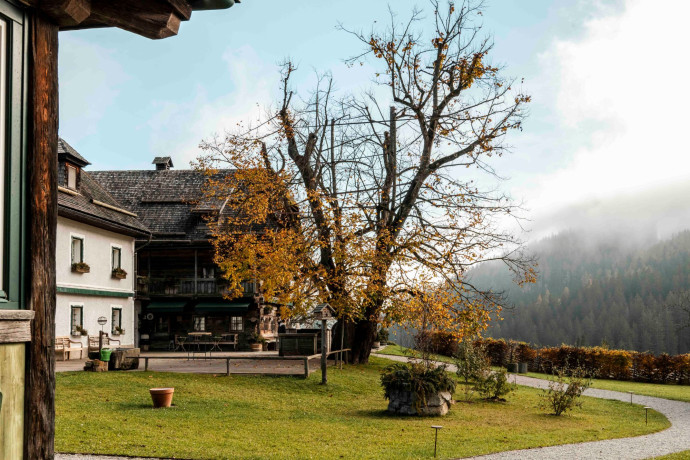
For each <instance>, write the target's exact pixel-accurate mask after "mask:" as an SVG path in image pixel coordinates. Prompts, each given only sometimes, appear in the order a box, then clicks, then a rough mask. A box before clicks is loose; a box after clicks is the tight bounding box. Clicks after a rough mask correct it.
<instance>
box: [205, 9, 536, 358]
mask: <svg viewBox="0 0 690 460" xmlns="http://www.w3.org/2000/svg"><path fill="white" fill-rule="evenodd" d="M431 6H432V8H433V12H432V14H431V16H430V20H428V21H427V20H423V18H422V16H421V13H420V12H418V11H415V12H414V13H413V14H412V16H411V18H410V20H409V21H408V22H406V23H404V24H402V25H400V24H398V22H397V19H396V17H395V15H394V14H391V25H390V28H389V29H387V30H386V31H384V32H382V33H372V34H367V35H365V34H362V33H356V32H350V33H351V34H353V35H354V36H355V37H356V38H358V39H359V40H360V41H361V42H362V43H363V44H364V45H365V47H366V50H365V52H364V53H362V54H360V55H358V56H356V57H354V58H352V59H350V60H348V61H347V62H348V63H350V64H351V65H359V64H360V63H362V64H364V63H365V61H367V62H368V63H369V64H371V65H374V66H377V67H379V68H380V70H379V71H378V72H377V73H376V76H375V83H376V84H375V86H374V88H373V89H372V90H371V91H369V92H368V93H365V94H364V95H363V96H355V95H348V96H345V97H339V98H336V97H335V95H334V91H333V83H332V81H331V79H330V77H328V76H323V77H321V78H319V81H318V85H317V87H316V89H315V90H314V91H313V93H312V94H310V95H309V97H307V98H306V99H300V100H299V101H297V97H296V96H295V93H294V92H293V91H292V90H291V77H292V75H293V73H294V71H295V70H296V69H295V67H294V66H293V65H292V64H291V63H289V62H288V63H286V64H285V66H284V67H283V75H282V85H281V86H282V97H281V100H280V102H279V106H278V107H277V108H276V109H275V111H274V112H272V113H271V116H270V117H269V119H268V120H267V121H266V122H265V123H264V124H262V125H261V126H259V127H255V128H252V129H249V130H245V131H244V132H241V133H239V134H230V135H227V136H226V137H225V138H224V139H222V140H219V139H216V140H214V141H211V142H206V143H204V144H203V147H204V148H205V149H206V155H204V156H203V157H201V158H200V160H199V164H200V167H202V168H207V169H209V170H213V168H215V167H218V166H219V165H222V164H228V163H229V164H230V165H231V166H232V168H234V169H236V171H237V172H236V173H235V174H233V175H231V176H224V177H226V178H225V179H222V180H214V181H211V182H210V186H209V189H208V190H207V194H208V195H209V196H214V197H216V198H218V197H220V198H222V199H223V200H225V202H226V204H227V207H228V209H233V212H231V213H226V215H225V216H223V217H221V219H220V220H219V222H221V223H222V225H214V226H211V227H212V229H213V231H214V233H215V236H216V239H215V241H216V249H217V262H218V263H219V264H220V265H221V267H222V268H223V270H224V272H225V273H226V276H228V278H229V279H231V280H232V281H240V280H241V279H242V278H243V277H244V278H247V277H249V275H250V274H252V273H257V272H258V274H259V277H260V278H261V279H263V280H264V284H263V286H262V288H263V289H264V292H265V294H266V295H267V296H268V297H271V298H276V299H278V300H279V301H280V302H282V303H284V304H288V303H290V304H291V305H292V308H291V309H290V308H285V309H284V310H283V314H290V312H291V311H297V310H298V309H299V307H300V306H303V305H306V304H308V303H309V301H313V300H318V301H327V302H330V303H331V305H333V306H334V307H335V308H336V309H337V310H338V312H339V313H340V316H341V318H342V319H343V320H345V321H347V324H348V330H349V333H348V334H347V336H348V342H349V346H350V348H352V350H353V352H352V354H351V356H352V361H353V362H355V363H361V362H366V361H367V360H368V358H369V353H370V350H371V345H372V343H373V341H374V338H375V335H376V330H377V325H378V324H379V323H381V322H382V321H383V322H389V321H395V322H399V323H403V322H408V323H409V322H411V323H413V324H414V322H415V321H417V320H418V319H419V318H421V317H422V316H423V318H424V322H425V325H428V324H433V326H434V327H435V328H443V329H446V330H451V331H453V332H455V333H456V334H457V336H458V337H460V336H463V335H465V334H474V333H476V332H477V331H479V330H481V329H482V328H484V327H485V326H486V324H487V322H488V321H489V319H490V316H491V315H492V314H493V313H495V312H496V311H497V310H498V309H499V308H500V304H501V298H500V295H497V294H496V293H493V292H491V291H486V290H481V289H478V288H476V287H475V286H473V285H472V284H471V283H470V282H469V281H468V280H467V279H466V276H465V275H466V272H467V270H468V269H469V268H470V267H472V266H474V265H475V264H477V263H480V262H483V261H486V260H495V259H499V260H501V261H503V262H504V263H505V264H506V265H507V266H508V267H509V268H510V269H511V270H512V271H513V272H514V274H515V275H516V280H517V281H518V282H525V281H532V280H533V278H534V272H533V270H532V265H531V261H530V260H528V259H527V258H525V257H524V255H523V254H522V252H521V250H520V248H521V246H520V242H519V241H517V240H516V239H515V238H514V237H513V236H512V235H511V234H508V233H505V232H503V231H501V230H500V228H499V225H498V224H499V220H500V219H501V218H503V217H504V216H512V215H514V211H515V207H514V205H513V204H512V203H511V201H510V200H509V199H508V198H507V197H506V196H505V195H503V194H501V193H499V192H497V191H495V190H485V189H482V188H480V187H479V186H478V185H477V183H476V182H475V179H476V177H477V176H478V174H477V172H482V173H487V174H489V175H490V176H491V177H492V178H498V175H497V174H496V173H495V171H494V170H493V169H492V167H491V166H490V165H489V164H488V162H487V160H488V159H489V158H491V157H496V156H500V155H502V154H503V153H504V151H505V146H504V144H503V140H504V138H505V136H506V134H507V133H508V132H509V131H510V130H512V129H519V128H520V126H521V122H522V118H523V115H524V112H523V106H524V104H525V103H527V102H528V101H529V97H528V96H525V95H524V94H521V93H520V92H519V91H516V90H515V89H514V88H513V87H512V85H513V82H512V81H509V80H506V79H504V78H502V77H501V75H500V71H499V69H498V68H496V67H493V66H491V65H490V64H489V63H488V55H489V52H490V51H491V46H492V45H491V42H490V40H488V39H483V38H481V37H480V27H479V26H478V25H476V24H475V23H474V22H473V21H474V20H475V18H476V16H477V15H478V14H481V9H480V6H481V5H476V4H473V3H471V2H467V3H463V5H462V6H460V7H457V8H456V7H455V5H454V4H453V3H449V4H447V5H445V6H443V8H442V7H441V5H439V4H438V3H437V2H435V1H432V2H431ZM421 28H425V29H426V30H427V31H428V30H433V32H432V33H431V34H428V33H426V34H425V33H422V32H415V30H417V29H421ZM269 223H270V224H269ZM228 224H230V225H228ZM253 226H254V227H253ZM248 228H261V229H262V230H261V231H260V232H247V231H246V230H247V229H248Z"/></svg>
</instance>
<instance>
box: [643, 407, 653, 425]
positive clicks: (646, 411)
mask: <svg viewBox="0 0 690 460" xmlns="http://www.w3.org/2000/svg"><path fill="white" fill-rule="evenodd" d="M649 409H651V407H649V406H644V424H645V425H647V424H649V415H648V412H649Z"/></svg>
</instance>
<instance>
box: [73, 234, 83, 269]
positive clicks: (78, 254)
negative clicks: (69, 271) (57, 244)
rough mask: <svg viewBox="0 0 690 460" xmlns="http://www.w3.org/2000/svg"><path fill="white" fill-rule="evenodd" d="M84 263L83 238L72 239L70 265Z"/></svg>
mask: <svg viewBox="0 0 690 460" xmlns="http://www.w3.org/2000/svg"><path fill="white" fill-rule="evenodd" d="M79 262H84V238H79V237H77V236H73V237H72V263H73V264H76V263H79Z"/></svg>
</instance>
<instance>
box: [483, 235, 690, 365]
mask: <svg viewBox="0 0 690 460" xmlns="http://www.w3.org/2000/svg"><path fill="white" fill-rule="evenodd" d="M531 249H532V251H533V252H534V253H535V254H536V255H537V257H538V259H539V266H538V271H539V278H538V281H537V283H536V284H532V285H529V286H526V287H524V288H518V287H516V286H515V285H514V284H513V283H512V282H511V278H510V274H509V273H508V272H507V271H506V270H505V269H503V268H502V267H500V266H498V265H491V264H486V265H484V266H482V267H479V268H478V269H477V270H475V271H474V272H473V273H472V280H473V281H474V282H475V283H477V284H479V285H482V286H483V287H491V288H493V289H496V290H503V291H505V293H506V296H507V300H508V303H511V304H512V305H514V308H513V309H509V310H505V311H504V312H503V318H504V320H503V321H495V322H493V323H492V325H491V327H490V328H489V330H488V331H487V335H488V336H491V337H495V338H506V339H514V340H519V341H525V342H529V343H533V344H538V345H542V346H557V345H560V344H563V343H567V344H572V345H575V346H602V345H603V346H604V347H609V348H617V349H625V350H637V351H642V352H644V351H649V352H652V353H655V354H659V353H669V354H682V353H687V352H688V351H690V327H689V326H690V324H688V323H689V322H690V318H689V315H688V313H687V312H686V311H683V310H682V309H678V308H670V307H669V305H670V304H671V303H673V302H672V301H673V293H674V292H678V291H683V290H690V231H684V232H682V233H679V234H677V235H675V236H673V237H672V238H670V239H668V240H665V241H661V242H656V243H650V242H649V240H647V241H646V242H645V240H644V239H642V238H636V237H635V236H634V235H625V234H618V235H615V236H610V235H609V236H608V237H601V236H593V235H588V234H586V233H576V232H567V233H562V234H558V235H556V236H553V237H551V238H548V239H545V240H542V241H540V242H539V243H537V244H536V245H534V246H533V247H532V248H531ZM689 307H690V306H689Z"/></svg>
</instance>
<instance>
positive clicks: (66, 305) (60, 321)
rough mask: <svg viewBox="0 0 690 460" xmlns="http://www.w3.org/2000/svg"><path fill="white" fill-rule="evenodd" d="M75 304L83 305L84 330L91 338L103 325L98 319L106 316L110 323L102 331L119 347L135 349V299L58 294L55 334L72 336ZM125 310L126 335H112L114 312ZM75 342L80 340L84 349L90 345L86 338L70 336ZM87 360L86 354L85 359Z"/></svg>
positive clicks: (123, 314)
mask: <svg viewBox="0 0 690 460" xmlns="http://www.w3.org/2000/svg"><path fill="white" fill-rule="evenodd" d="M72 305H78V306H82V314H83V324H84V326H83V327H84V329H86V330H87V331H88V332H89V335H96V336H97V335H98V331H100V330H101V326H100V325H99V324H98V317H99V316H105V317H106V318H107V319H108V323H107V324H106V325H105V326H103V331H104V332H107V333H108V335H109V336H110V337H112V338H114V339H118V340H120V342H121V343H120V346H123V347H128V346H129V347H131V346H134V300H133V299H132V298H131V297H129V298H116V297H100V296H90V295H89V296H86V295H76V294H59V293H58V295H57V306H56V309H55V335H56V336H65V335H66V336H70V333H71V330H70V325H71V322H70V319H71V318H70V315H71V313H72V308H71V307H72ZM113 308H122V328H123V329H124V330H125V333H124V335H120V336H117V335H113V333H112V323H111V318H112V309H113ZM70 338H71V339H72V340H81V342H82V345H83V346H84V348H86V347H87V346H88V342H87V338H86V337H79V336H70ZM84 357H86V355H85V356H84Z"/></svg>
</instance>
